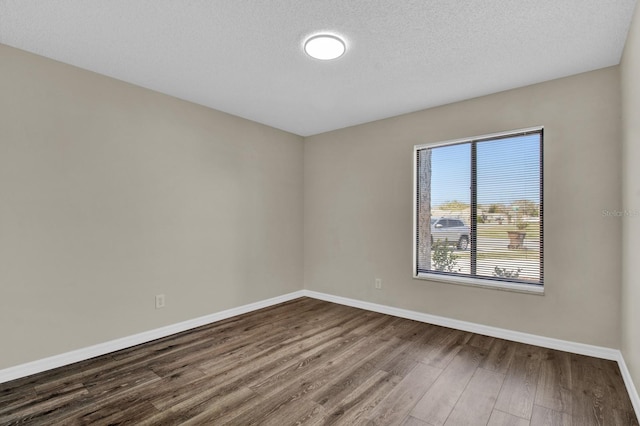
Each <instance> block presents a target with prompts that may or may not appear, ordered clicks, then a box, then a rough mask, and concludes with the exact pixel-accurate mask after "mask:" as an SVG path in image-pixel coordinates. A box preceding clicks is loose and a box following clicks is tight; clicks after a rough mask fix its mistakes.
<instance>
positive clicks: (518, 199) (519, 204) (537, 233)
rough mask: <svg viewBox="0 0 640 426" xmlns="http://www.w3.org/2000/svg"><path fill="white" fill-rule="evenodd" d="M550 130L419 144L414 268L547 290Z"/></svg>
mask: <svg viewBox="0 0 640 426" xmlns="http://www.w3.org/2000/svg"><path fill="white" fill-rule="evenodd" d="M542 145H543V129H542V128H541V127H540V128H533V129H526V130H520V131H515V132H509V133H503V134H495V135H489V136H482V137H477V138H471V139H465V140H456V141H450V142H443V143H439V144H434V145H431V144H430V145H420V146H416V147H415V149H414V150H415V170H414V177H415V179H414V181H415V184H414V186H415V192H414V194H415V210H414V275H415V276H416V277H418V278H429V279H442V280H445V281H454V282H459V283H463V284H475V285H485V286H491V287H501V288H509V289H515V290H524V291H533V292H541V291H542V286H543V283H544V279H543V277H544V275H543V205H542V199H543V197H542V195H543V179H542V171H543V168H542V161H543V157H542Z"/></svg>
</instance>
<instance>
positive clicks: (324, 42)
mask: <svg viewBox="0 0 640 426" xmlns="http://www.w3.org/2000/svg"><path fill="white" fill-rule="evenodd" d="M345 50H346V46H345V44H344V41H342V39H341V38H340V37H336V36H334V35H330V34H319V35H316V36H313V37H311V38H309V39H308V40H307V41H306V42H305V43H304V51H305V52H306V53H307V55H309V56H311V57H312V58H315V59H320V60H323V61H328V60H330V59H336V58H339V57H340V56H342V55H343V54H344V52H345Z"/></svg>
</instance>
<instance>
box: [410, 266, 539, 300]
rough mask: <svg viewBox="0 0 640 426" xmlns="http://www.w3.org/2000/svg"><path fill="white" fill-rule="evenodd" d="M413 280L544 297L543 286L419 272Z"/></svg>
mask: <svg viewBox="0 0 640 426" xmlns="http://www.w3.org/2000/svg"><path fill="white" fill-rule="evenodd" d="M413 278H415V279H419V280H428V281H437V282H442V283H447V284H456V285H466V286H469V287H483V288H489V289H493V290H503V291H513V292H516V293H527V294H537V295H540V296H544V286H541V285H536V284H521V283H506V282H503V281H492V280H484V279H479V278H465V277H456V276H449V275H440V274H429V273H425V272H420V273H418V274H417V275H415V274H414V276H413Z"/></svg>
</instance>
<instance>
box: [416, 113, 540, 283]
mask: <svg viewBox="0 0 640 426" xmlns="http://www.w3.org/2000/svg"><path fill="white" fill-rule="evenodd" d="M527 133H540V138H541V139H540V231H541V234H540V257H541V261H540V276H541V283H539V284H538V283H536V284H533V283H531V284H529V283H521V282H513V281H509V280H508V279H504V278H495V277H482V278H478V277H473V276H468V277H465V276H461V275H449V274H445V273H438V272H436V271H433V272H424V271H418V208H419V205H418V161H417V160H418V152H419V151H420V150H423V149H427V148H429V149H430V148H438V147H444V146H449V145H455V144H461V143H471V142H474V141H475V142H481V141H487V140H492V139H504V138H509V137H517V136H520V135H524V134H527ZM543 147H544V126H534V127H528V128H524V129H517V130H509V131H503V132H497V133H490V134H485V135H480V136H473V137H467V138H460V139H451V140H446V141H440V142H435V143H424V144H419V145H415V146H414V147H413V155H412V162H413V193H412V198H413V237H412V239H413V247H412V256H413V278H414V279H419V280H428V281H438V282H443V283H449V284H459V285H466V286H472V287H483V288H490V289H496V290H506V291H515V292H521V293H531V294H538V295H544V289H545V285H544V249H543V245H544V226H543V222H544V220H543V217H544V215H543V212H544V209H543V205H544V203H543V200H544V191H543V189H544V155H543V154H544V150H543ZM473 190H474V191H475V188H474V189H473ZM470 228H471V224H470ZM471 232H472V233H473V230H472V231H471ZM470 238H471V239H472V240H474V239H475V236H473V235H470ZM469 243H470V244H471V241H469Z"/></svg>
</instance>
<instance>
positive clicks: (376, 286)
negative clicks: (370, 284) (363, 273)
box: [374, 278, 382, 290]
mask: <svg viewBox="0 0 640 426" xmlns="http://www.w3.org/2000/svg"><path fill="white" fill-rule="evenodd" d="M374 287H375V288H376V290H380V289H382V279H381V278H376V283H375V284H374Z"/></svg>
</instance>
